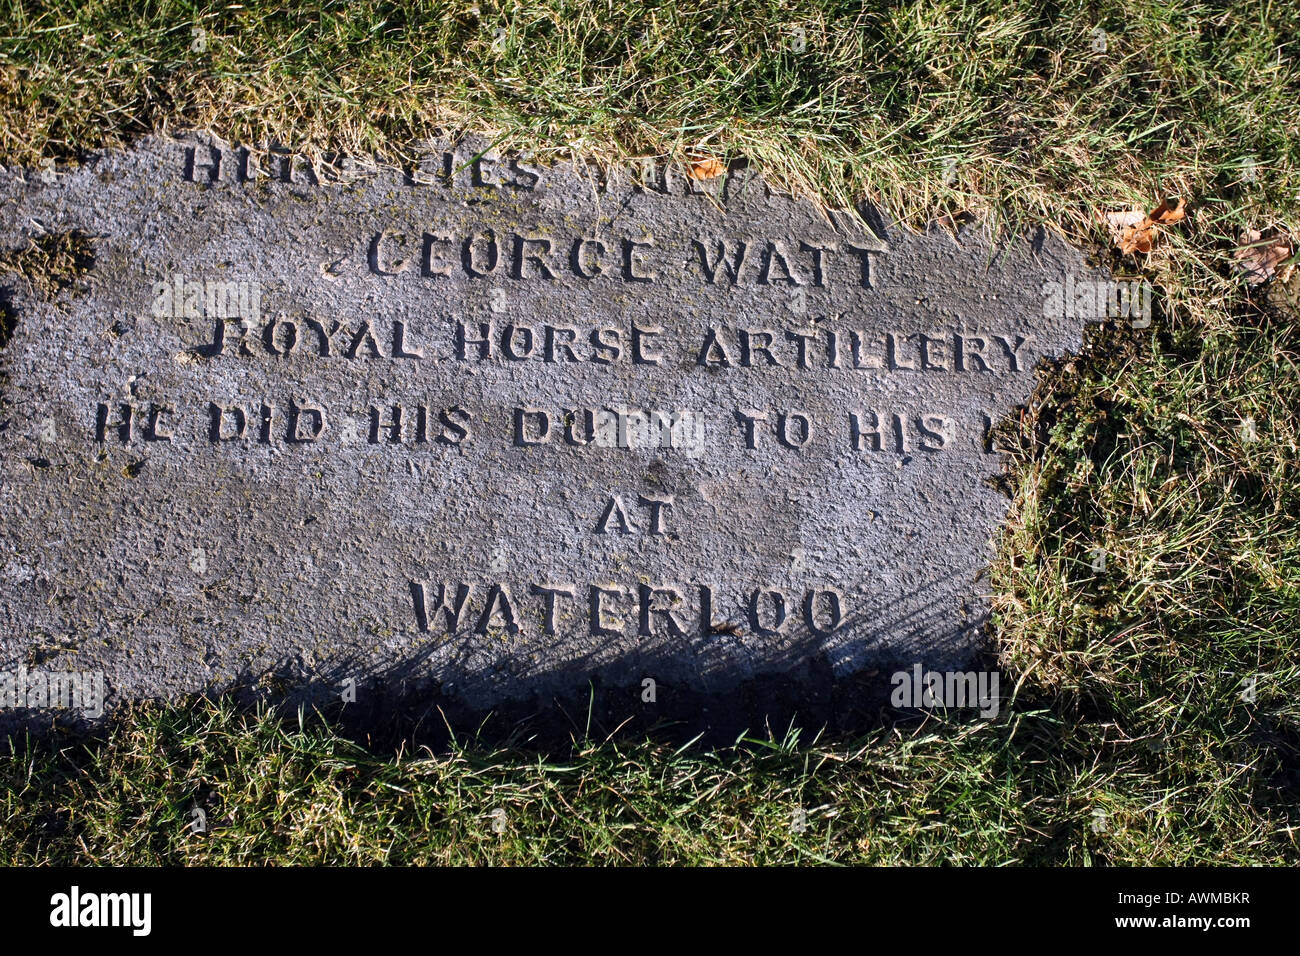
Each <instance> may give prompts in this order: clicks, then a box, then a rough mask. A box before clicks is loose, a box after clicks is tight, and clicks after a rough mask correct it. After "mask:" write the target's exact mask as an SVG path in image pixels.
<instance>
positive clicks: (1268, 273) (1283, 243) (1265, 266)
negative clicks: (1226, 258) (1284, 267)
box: [1233, 229, 1292, 285]
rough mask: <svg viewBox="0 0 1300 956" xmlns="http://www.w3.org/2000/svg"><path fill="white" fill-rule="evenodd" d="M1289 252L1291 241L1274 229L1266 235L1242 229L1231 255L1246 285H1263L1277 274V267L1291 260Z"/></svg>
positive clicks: (1257, 231) (1255, 230) (1253, 230)
mask: <svg viewBox="0 0 1300 956" xmlns="http://www.w3.org/2000/svg"><path fill="white" fill-rule="evenodd" d="M1291 252H1292V248H1291V241H1290V240H1289V239H1288V238H1287V237H1286V236H1284V235H1282V234H1281V233H1279V232H1278V231H1277V230H1275V229H1271V230H1269V232H1268V234H1267V235H1265V234H1264V233H1262V232H1260V231H1259V230H1258V229H1243V230H1242V232H1241V240H1240V242H1238V244H1237V251H1236V252H1235V253H1233V258H1234V259H1235V260H1236V262H1235V263H1234V265H1235V266H1236V267H1237V271H1238V272H1240V273H1242V275H1244V276H1245V277H1246V283H1247V284H1248V285H1263V284H1264V283H1265V282H1267V281H1268V280H1269V279H1271V278H1273V276H1274V275H1275V274H1276V273H1277V269H1278V266H1280V265H1281V264H1282V263H1284V262H1286V261H1287V260H1288V259H1290V258H1291Z"/></svg>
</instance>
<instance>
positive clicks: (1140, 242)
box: [1106, 211, 1152, 256]
mask: <svg viewBox="0 0 1300 956" xmlns="http://www.w3.org/2000/svg"><path fill="white" fill-rule="evenodd" d="M1106 222H1107V223H1108V224H1109V225H1110V236H1111V241H1112V242H1113V243H1115V245H1117V246H1119V251H1120V252H1122V253H1124V255H1126V256H1129V255H1132V254H1133V253H1134V252H1143V253H1146V252H1150V251H1151V240H1152V235H1151V220H1150V219H1148V218H1147V214H1146V213H1144V212H1136V211H1135V212H1108V213H1106Z"/></svg>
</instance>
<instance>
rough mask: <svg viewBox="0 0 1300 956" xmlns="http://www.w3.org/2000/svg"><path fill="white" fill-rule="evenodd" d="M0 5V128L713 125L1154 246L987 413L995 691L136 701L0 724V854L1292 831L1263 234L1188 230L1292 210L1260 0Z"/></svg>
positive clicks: (1285, 10) (1299, 160)
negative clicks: (567, 711)
mask: <svg viewBox="0 0 1300 956" xmlns="http://www.w3.org/2000/svg"><path fill="white" fill-rule="evenodd" d="M0 9H2V10H3V13H4V16H3V18H2V19H0V22H2V23H3V24H4V26H3V27H0V161H3V162H6V163H23V164H27V165H33V166H35V165H39V163H40V162H41V160H42V159H44V158H53V159H56V160H57V161H59V162H67V161H75V158H76V157H77V156H78V155H79V154H80V153H81V152H82V151H84V150H87V149H91V148H97V147H101V146H105V145H116V144H121V143H124V142H127V141H129V140H130V139H131V138H132V137H133V136H136V135H138V134H140V133H141V132H144V131H147V130H152V129H176V128H179V127H182V126H196V127H202V128H210V129H212V130H214V131H215V132H217V133H219V134H221V135H223V136H225V137H227V138H230V139H233V140H239V141H261V140H266V139H276V140H278V141H280V142H282V143H285V144H286V145H289V146H292V147H294V148H297V149H302V150H305V151H308V152H311V151H324V150H342V151H361V152H377V153H380V154H383V155H386V156H389V157H391V158H396V159H400V158H401V157H402V156H403V155H405V153H406V152H407V151H408V150H409V149H410V148H411V146H412V144H413V143H414V142H416V141H417V140H418V139H420V138H421V137H423V136H427V135H428V134H429V133H430V132H431V131H432V130H434V129H436V128H451V129H466V130H474V131H479V132H486V133H488V134H490V135H492V136H493V137H494V138H498V139H499V140H500V141H501V142H502V143H503V144H504V145H509V146H515V147H518V148H523V149H527V150H530V151H533V152H535V153H539V154H543V155H552V156H559V155H563V154H567V153H577V154H580V155H583V156H585V157H590V158H594V159H596V160H599V161H605V162H614V161H618V160H619V159H621V158H625V157H628V156H639V155H660V156H670V157H675V158H678V159H683V158H685V157H688V156H693V155H700V154H709V155H717V156H731V155H740V154H743V155H746V156H749V157H751V158H752V159H754V160H755V161H757V162H758V163H759V164H760V165H762V166H763V168H764V169H765V170H766V171H767V172H768V174H769V175H771V176H773V177H774V178H776V179H778V180H780V181H781V182H783V183H785V184H786V185H787V186H789V187H790V188H791V189H794V190H796V191H798V192H800V193H802V194H805V195H808V196H811V197H815V198H816V199H818V200H820V201H822V202H825V203H827V204H831V205H843V204H846V203H849V202H851V201H852V200H855V199H857V198H859V197H864V196H865V197H869V198H870V199H872V200H873V201H874V202H876V203H877V204H878V205H879V206H881V207H882V208H883V209H884V210H886V212H887V213H888V214H890V215H891V216H893V217H895V218H897V219H899V220H901V221H903V222H906V223H909V224H912V225H914V226H919V225H921V224H923V223H924V222H925V221H926V220H928V219H929V218H931V217H933V216H936V215H948V216H950V217H955V216H956V215H957V214H959V213H973V214H975V215H978V216H981V217H983V218H986V219H990V220H992V221H994V222H995V223H998V224H1001V225H1005V226H1008V227H1014V226H1017V225H1019V224H1020V223H1024V222H1048V223H1050V224H1052V225H1053V226H1054V227H1056V228H1058V229H1060V230H1061V231H1062V232H1063V233H1064V234H1066V235H1067V236H1068V237H1070V238H1071V239H1073V240H1074V241H1076V242H1079V243H1082V244H1085V245H1087V246H1089V247H1091V248H1093V249H1094V250H1095V251H1096V254H1097V255H1098V256H1099V257H1100V258H1103V259H1106V260H1107V261H1108V262H1109V264H1110V265H1111V266H1112V267H1113V268H1115V269H1116V271H1117V272H1119V273H1121V274H1126V275H1141V276H1144V277H1146V278H1148V279H1150V280H1151V281H1152V282H1153V283H1154V284H1155V285H1156V287H1157V288H1158V289H1159V290H1160V295H1159V299H1160V314H1159V315H1158V317H1157V320H1156V322H1155V323H1154V325H1153V327H1152V328H1150V329H1146V330H1135V329H1127V328H1110V329H1107V330H1105V331H1104V332H1102V333H1101V334H1099V335H1098V336H1096V337H1095V339H1094V341H1093V342H1092V343H1091V344H1090V346H1089V349H1088V351H1087V353H1086V354H1085V355H1083V356H1081V357H1079V358H1077V359H1075V360H1072V361H1068V362H1065V363H1063V364H1062V365H1061V366H1060V367H1058V368H1055V369H1052V370H1049V371H1047V372H1046V373H1045V374H1044V378H1043V381H1042V383H1041V386H1040V388H1039V390H1038V393H1037V394H1036V396H1035V399H1034V401H1033V402H1032V403H1031V405H1030V407H1029V408H1027V409H1026V410H1025V412H1024V413H1023V414H1022V415H1020V416H1019V417H1018V418H1016V419H1015V420H1013V421H1011V422H1008V423H1006V425H1005V426H1004V429H1003V431H1004V435H1003V441H1004V442H1005V443H1006V444H1008V445H1009V446H1010V448H1011V453H1010V464H1009V467H1008V472H1007V477H1006V486H1007V490H1008V492H1009V494H1010V499H1009V507H1010V519H1009V521H1008V524H1007V528H1006V530H1005V532H1004V533H1003V535H1002V537H1001V540H1000V542H999V550H998V555H997V558H996V559H995V561H994V564H993V566H992V568H991V582H992V590H993V599H994V608H995V622H994V629H993V634H992V640H993V642H994V645H995V650H996V653H997V654H998V656H999V659H1000V666H1001V668H1002V672H1003V681H1004V686H1006V685H1008V684H1010V685H1014V686H1016V687H1017V699H1016V702H1015V704H1014V706H1013V707H1011V708H1009V709H1007V710H1006V711H1005V712H1004V713H1003V715H1002V716H1001V717H1000V718H999V719H998V720H997V721H994V722H983V721H967V720H963V719H959V718H958V717H955V716H936V717H933V718H931V719H930V720H929V721H927V722H924V723H920V724H918V723H914V722H911V723H910V722H905V721H904V722H897V723H891V724H882V725H881V726H880V727H878V728H876V729H874V730H870V731H869V732H867V733H866V734H865V735H864V736H863V737H861V738H858V739H829V738H819V737H817V735H816V734H815V731H814V730H812V729H806V730H804V731H803V732H802V733H798V732H795V731H791V732H790V733H789V734H787V735H786V736H784V737H781V736H778V737H776V738H770V737H763V738H761V739H755V740H750V741H745V742H742V743H741V744H739V745H738V746H736V747H733V748H723V749H716V748H715V749H708V748H702V747H699V746H688V747H678V746H675V745H673V744H668V743H664V742H663V741H660V740H654V739H615V740H598V741H593V740H583V739H579V740H576V741H575V744H574V747H573V749H572V752H567V753H563V754H559V755H552V756H550V757H538V756H537V755H535V754H530V753H528V752H527V751H526V750H524V749H522V748H516V747H505V748H502V747H500V746H499V742H495V743H494V742H493V741H490V740H485V739H476V738H474V737H465V738H461V739H460V740H458V742H457V743H456V744H455V745H454V746H453V747H452V748H451V750H450V751H449V752H445V753H444V752H439V753H436V754H433V753H427V752H417V753H411V752H407V751H403V752H402V753H400V754H397V755H394V754H393V753H391V752H389V751H386V750H385V749H383V748H380V747H373V746H372V747H365V746H362V745H360V744H357V743H354V742H352V741H350V740H349V739H348V738H347V737H346V736H344V735H343V734H342V733H341V732H340V730H339V729H338V727H337V726H335V725H334V724H331V723H330V722H328V721H324V720H319V719H315V718H312V719H304V720H299V718H298V717H297V715H293V714H277V713H273V712H269V711H247V710H238V709H235V708H234V707H232V706H231V705H229V704H226V703H223V702H215V703H209V702H202V701H197V702H194V701H192V702H181V703H177V704H173V705H168V706H149V707H141V708H137V709H135V710H133V711H131V712H130V713H127V714H123V715H121V716H120V718H119V719H117V720H116V721H115V722H114V723H113V724H112V725H111V726H110V728H109V729H108V730H107V731H106V734H105V735H104V736H103V737H101V738H93V739H85V738H65V737H63V736H61V735H59V734H57V733H55V734H53V735H50V736H46V737H44V738H41V739H38V740H33V741H17V742H15V748H14V752H13V754H12V755H11V756H10V757H9V758H7V759H5V760H4V761H0V814H2V816H0V819H3V824H2V825H0V860H4V861H5V862H9V863H42V862H98V863H146V862H188V863H205V862H214V863H215V862H222V863H236V862H239V863H243V862H263V861H275V862H286V863H288V862H327V861H328V862H336V861H350V862H379V861H383V862H412V863H414V862H419V863H426V862H439V863H479V862H494V863H535V862H548V863H558V862H595V863H706V862H725V863H731V862H747V863H748V862H790V861H808V862H814V861H837V862H868V863H941V862H962V863H967V862H978V863H1045V864H1187V863H1202V864H1206V863H1238V864H1250V863H1264V864H1295V863H1296V862H1297V861H1298V860H1300V852H1298V851H1297V842H1296V832H1297V830H1296V828H1297V826H1300V713H1298V711H1297V707H1298V704H1297V700H1298V699H1300V697H1298V695H1297V690H1298V689H1300V685H1298V681H1297V667H1298V666H1300V528H1298V521H1300V474H1298V467H1300V454H1298V453H1297V441H1298V432H1300V375H1298V374H1297V360H1298V358H1300V327H1298V325H1297V321H1296V300H1297V298H1298V293H1300V276H1293V277H1292V278H1291V280H1290V282H1287V283H1283V282H1282V281H1281V280H1280V279H1277V280H1274V282H1273V283H1271V284H1270V285H1269V286H1267V287H1263V288H1250V287H1247V286H1246V285H1245V284H1244V283H1243V282H1242V281H1241V279H1240V278H1239V277H1238V275H1237V274H1236V273H1235V271H1234V270H1233V268H1232V256H1233V252H1234V249H1235V247H1236V244H1237V236H1238V231H1239V230H1240V229H1241V228H1243V227H1246V226H1252V227H1255V228H1258V229H1268V228H1279V229H1282V230H1284V231H1287V232H1289V233H1290V235H1292V236H1295V235H1297V229H1296V224H1297V209H1298V207H1300V137H1296V136H1295V133H1294V131H1295V130H1296V129H1300V67H1298V66H1297V62H1298V57H1297V54H1300V7H1296V6H1295V5H1294V4H1283V3H1278V2H1273V3H1267V2H1266V3H1259V4H1248V3H1245V2H1236V3H1206V2H1180V0H1166V2H1152V0H1132V2H1128V3H1119V2H1109V0H1106V2H1098V3H1059V4H1054V5H1050V6H1044V5H1041V4H1035V3H1029V2H1020V0H985V2H922V3H915V4H907V5H902V4H900V5H894V6H886V5H882V4H874V3H872V4H867V5H865V6H864V5H861V4H849V3H832V2H820V3H813V2H778V0H738V2H733V3H730V4H721V3H711V4H699V3H675V4H660V3H644V4H634V3H627V2H621V0H608V2H605V3H596V2H577V0H573V2H560V0H537V2H530V3H528V4H511V5H507V6H505V7H497V6H494V5H492V4H488V3H480V4H479V5H478V10H477V12H476V11H475V8H474V7H473V5H471V4H466V3H460V2H448V3H430V4H422V5H415V6H413V7H402V8H398V7H396V6H389V5H385V4H378V3H375V2H373V0H362V2H357V3H352V4H346V5H345V4H314V5H306V6H301V7H294V8H292V9H287V8H281V7H277V6H273V5H264V4H257V3H253V4H248V5H245V6H234V5H232V6H217V5H206V4H173V3H152V4H143V5H141V4H138V3H135V4H126V3H117V2H99V3H93V2H92V3H89V4H73V3H52V4H33V3H26V2H15V0H8V2H3V3H0ZM1098 28H1101V29H1102V30H1103V31H1104V34H1105V50H1104V51H1102V50H1101V49H1100V47H1101V44H1100V43H1098V42H1097V40H1098V38H1099V35H1098V34H1097V33H1096V32H1095V31H1096V30H1097V29H1098ZM198 29H201V30H202V31H204V32H203V33H202V34H199V33H196V30H198ZM199 40H201V41H202V42H196V41H199ZM200 47H201V48H202V49H200ZM1169 192H1172V193H1177V194H1179V195H1181V196H1184V197H1186V198H1188V199H1189V200H1190V201H1191V203H1192V205H1193V214H1192V216H1191V218H1190V219H1189V220H1188V221H1187V222H1186V223H1183V224H1181V225H1179V226H1177V227H1174V228H1172V229H1170V230H1167V231H1166V232H1164V233H1162V234H1161V236H1160V237H1159V240H1158V242H1157V245H1156V248H1155V250H1154V251H1153V252H1152V253H1151V254H1150V255H1149V256H1139V257H1136V258H1133V257H1129V258H1121V257H1120V256H1119V255H1118V253H1116V252H1114V251H1111V249H1110V244H1109V236H1108V234H1107V231H1106V229H1105V227H1104V226H1103V224H1102V222H1101V219H1100V215H1101V213H1103V212H1105V211H1110V210H1124V209H1132V208H1150V207H1152V206H1154V205H1155V204H1156V202H1157V201H1158V199H1159V198H1160V196H1161V195H1162V194H1164V193H1169ZM1099 556H1100V557H1101V559H1102V560H1100V561H1099V560H1098V557H1099ZM196 808H198V809H202V810H203V811H204V813H205V814H206V820H207V828H206V830H205V831H204V832H202V833H196V832H194V830H193V828H192V826H191V824H192V821H193V819H194V815H193V811H194V810H195V809H196ZM497 811H500V812H497ZM801 814H802V815H801ZM494 824H496V828H495V829H494ZM497 830H500V832H497Z"/></svg>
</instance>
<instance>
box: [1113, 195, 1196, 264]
mask: <svg viewBox="0 0 1300 956" xmlns="http://www.w3.org/2000/svg"><path fill="white" fill-rule="evenodd" d="M1186 218H1187V203H1185V202H1184V201H1183V200H1182V199H1180V198H1179V197H1177V196H1170V197H1168V198H1166V199H1163V200H1161V202H1160V205H1158V206H1156V208H1155V209H1153V210H1151V212H1149V213H1143V212H1140V211H1137V210H1134V211H1133V212H1108V213H1106V222H1107V223H1108V224H1109V225H1110V231H1111V240H1112V241H1113V242H1114V243H1115V245H1116V246H1118V247H1119V251H1120V252H1122V253H1123V254H1124V255H1126V256H1131V255H1133V254H1134V253H1139V252H1140V253H1142V254H1143V255H1145V254H1147V253H1148V252H1150V251H1151V247H1152V246H1153V245H1154V244H1155V241H1156V233H1157V232H1159V229H1158V227H1160V226H1172V225H1173V224H1174V223H1176V222H1182V221H1183V220H1184V219H1186Z"/></svg>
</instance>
